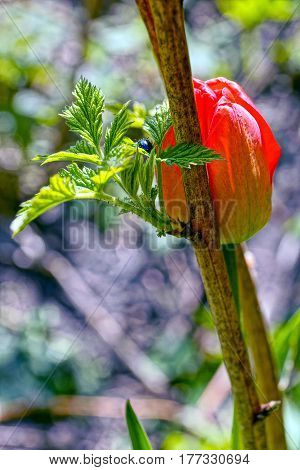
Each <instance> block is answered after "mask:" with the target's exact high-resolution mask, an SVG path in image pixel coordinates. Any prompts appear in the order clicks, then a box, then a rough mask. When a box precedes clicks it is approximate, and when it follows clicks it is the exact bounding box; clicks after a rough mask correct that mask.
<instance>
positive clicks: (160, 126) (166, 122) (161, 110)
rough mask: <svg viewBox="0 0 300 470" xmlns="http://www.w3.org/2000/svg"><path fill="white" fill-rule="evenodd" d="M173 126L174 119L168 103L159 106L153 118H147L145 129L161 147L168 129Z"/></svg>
mask: <svg viewBox="0 0 300 470" xmlns="http://www.w3.org/2000/svg"><path fill="white" fill-rule="evenodd" d="M171 126H172V118H171V114H170V111H169V108H168V106H167V104H166V103H163V104H162V105H160V106H157V108H156V112H155V114H154V115H153V116H150V117H148V118H146V120H145V124H144V129H145V131H146V132H147V133H148V134H149V135H150V137H151V138H152V140H153V141H154V143H155V144H157V145H158V146H159V147H160V146H161V144H162V141H163V139H164V137H165V135H166V132H167V131H168V129H169V128H170V127H171Z"/></svg>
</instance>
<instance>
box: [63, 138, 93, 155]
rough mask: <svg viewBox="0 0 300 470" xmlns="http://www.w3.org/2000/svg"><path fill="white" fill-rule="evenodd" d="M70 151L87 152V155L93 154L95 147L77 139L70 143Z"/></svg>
mask: <svg viewBox="0 0 300 470" xmlns="http://www.w3.org/2000/svg"><path fill="white" fill-rule="evenodd" d="M69 151H70V152H72V153H87V154H88V155H94V153H95V147H94V146H93V145H91V144H89V143H88V142H87V141H86V140H78V141H77V142H76V144H75V145H72V147H70V149H69Z"/></svg>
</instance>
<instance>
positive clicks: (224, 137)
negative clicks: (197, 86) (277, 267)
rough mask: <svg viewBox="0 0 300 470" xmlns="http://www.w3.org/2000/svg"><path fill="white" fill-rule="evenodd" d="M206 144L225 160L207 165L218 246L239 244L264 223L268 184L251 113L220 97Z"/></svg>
mask: <svg viewBox="0 0 300 470" xmlns="http://www.w3.org/2000/svg"><path fill="white" fill-rule="evenodd" d="M206 145H207V146H208V147H210V148H213V149H214V150H216V151H217V152H219V153H220V154H221V155H222V156H223V157H224V159H225V160H226V161H216V162H212V163H210V164H208V165H207V169H208V175H209V185H210V190H211V196H212V199H213V202H214V206H215V212H216V215H217V219H218V222H219V225H220V227H221V242H222V243H240V242H242V241H244V240H247V239H248V238H250V237H251V236H252V235H253V234H254V233H256V232H257V231H258V230H260V229H261V228H262V227H263V226H264V225H265V224H266V223H267V221H268V219H269V217H270V213H271V184H270V176H269V170H268V166H267V162H266V160H265V159H264V155H263V148H262V140H261V133H260V129H259V126H258V124H257V122H256V121H255V119H254V118H253V117H252V116H251V114H250V113H249V112H248V111H247V110H246V109H244V108H243V107H242V106H240V105H239V104H237V103H231V102H229V101H227V100H226V98H225V97H223V98H222V99H221V100H220V101H219V103H218V107H217V110H216V112H215V115H214V118H213V120H212V123H211V131H210V134H209V136H208V139H207V142H206Z"/></svg>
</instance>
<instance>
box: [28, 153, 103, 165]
mask: <svg viewBox="0 0 300 470" xmlns="http://www.w3.org/2000/svg"><path fill="white" fill-rule="evenodd" d="M33 161H39V162H41V165H46V164H47V163H53V162H67V161H71V162H73V161H78V162H84V163H93V164H94V165H101V163H102V160H101V159H100V157H99V155H96V154H87V153H73V152H70V151H62V152H56V153H52V154H51V155H37V156H36V157H34V158H33Z"/></svg>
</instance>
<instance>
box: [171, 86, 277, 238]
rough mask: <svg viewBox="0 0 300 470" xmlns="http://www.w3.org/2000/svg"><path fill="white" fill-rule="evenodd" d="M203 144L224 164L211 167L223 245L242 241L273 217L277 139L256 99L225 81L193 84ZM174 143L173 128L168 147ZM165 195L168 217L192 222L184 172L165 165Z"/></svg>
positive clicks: (208, 170)
mask: <svg viewBox="0 0 300 470" xmlns="http://www.w3.org/2000/svg"><path fill="white" fill-rule="evenodd" d="M194 92H195V99H196V106H197V112H198V118H199V121H200V127H201V135H202V143H203V145H205V146H206V147H209V148H211V149H214V150H216V152H217V153H219V154H220V155H221V156H222V157H223V159H224V160H216V161H213V162H211V163H209V164H207V165H206V167H207V172H208V178H209V187H210V193H211V197H212V201H213V205H214V209H215V213H216V217H217V221H218V224H219V227H220V236H221V242H222V243H241V242H243V241H244V240H247V239H248V238H250V237H251V236H252V235H254V234H255V233H256V232H257V231H258V230H260V229H261V228H262V227H263V226H264V225H265V224H266V223H267V221H268V220H269V217H270V214H271V194H272V176H273V173H274V170H275V167H276V165H277V162H278V160H279V157H280V153H281V150H280V147H279V145H278V143H277V142H276V140H275V138H274V135H273V133H272V131H271V129H270V127H269V125H268V124H267V122H266V121H265V120H264V118H263V117H262V115H261V114H260V112H259V111H258V110H257V108H256V107H255V106H254V104H253V102H252V101H251V99H250V98H249V97H248V96H247V95H246V93H245V92H244V91H243V89H242V88H241V87H240V86H239V85H238V84H236V83H234V82H232V81H230V80H227V79H225V78H216V79H212V80H208V81H206V82H202V81H201V80H194ZM170 145H175V136H174V130H173V128H171V129H170V130H169V131H168V132H167V134H166V136H165V138H164V142H163V148H164V149H165V148H167V147H169V146H170ZM162 186H163V197H164V203H165V207H166V211H167V213H168V215H169V216H170V217H171V218H173V219H176V220H180V221H182V222H187V221H188V220H189V214H188V207H187V204H186V199H185V193H184V187H183V181H182V175H181V170H180V168H179V167H177V166H174V165H173V166H171V167H170V166H168V165H166V164H162Z"/></svg>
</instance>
